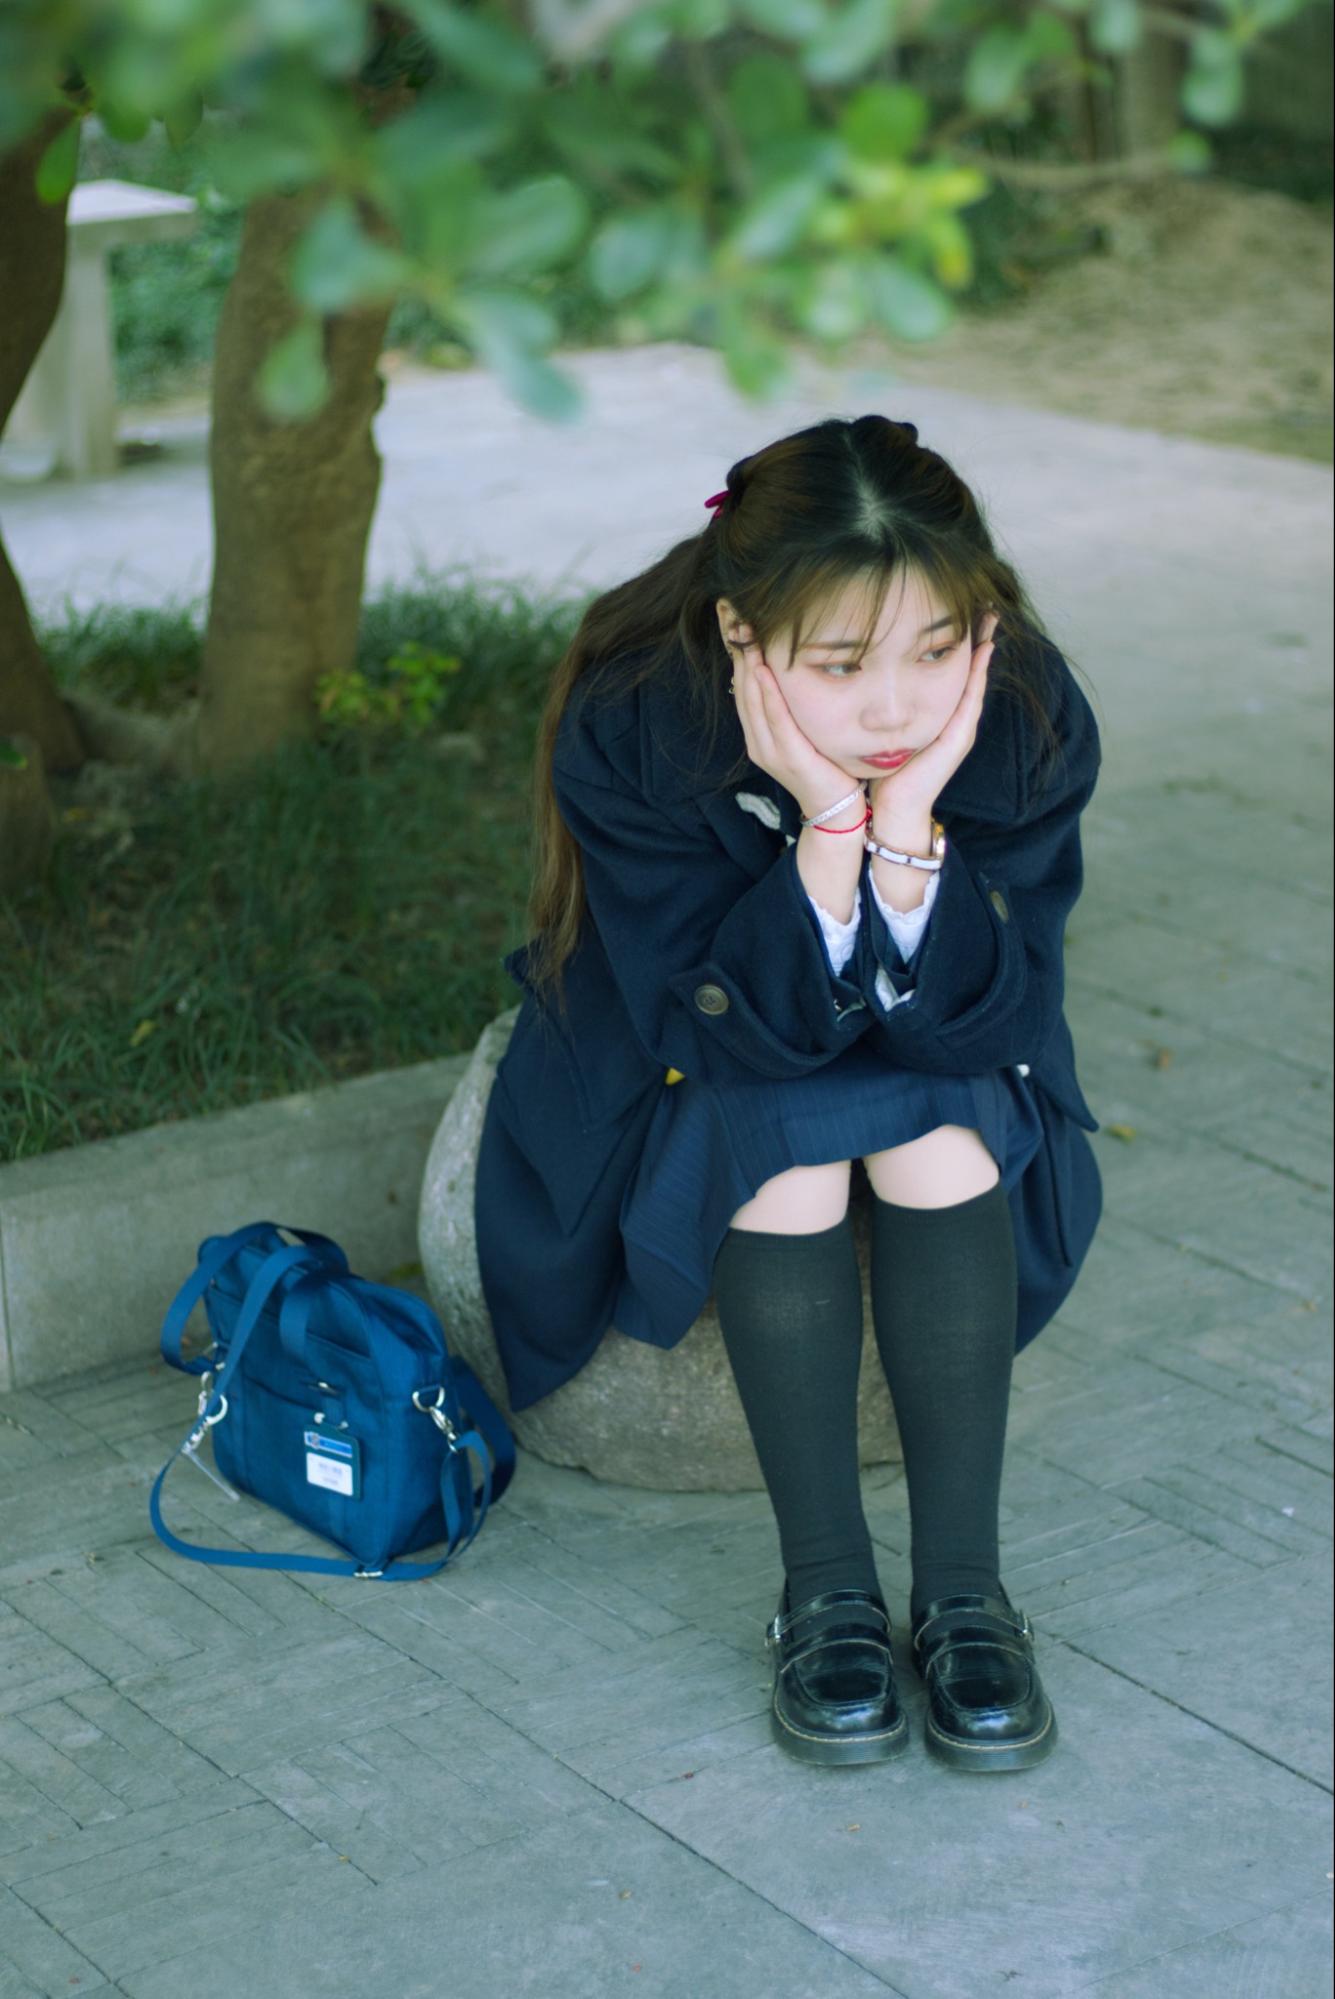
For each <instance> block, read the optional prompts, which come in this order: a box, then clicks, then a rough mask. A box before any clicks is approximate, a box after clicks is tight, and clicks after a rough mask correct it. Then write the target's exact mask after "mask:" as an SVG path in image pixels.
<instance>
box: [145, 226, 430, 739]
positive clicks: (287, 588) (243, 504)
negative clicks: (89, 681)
mask: <svg viewBox="0 0 1335 1999" xmlns="http://www.w3.org/2000/svg"><path fill="white" fill-rule="evenodd" d="M322 196H323V190H320V189H304V190H302V192H301V193H299V194H295V195H268V196H264V197H262V198H261V199H259V200H256V201H254V202H252V204H251V206H250V208H249V209H248V210H247V212H246V219H245V227H244V230H243V233H242V240H241V249H240V254H239V257H238V261H237V267H236V272H235V275H234V276H233V278H232V282H231V284H230V285H229V287H228V290H227V295H226V297H225V299H224V301H223V307H222V313H221V317H220V319H219V324H218V335H217V343H216V347H215V350H214V360H213V384H212V412H211V437H210V447H209V467H210V479H211V484H212V494H213V529H214V568H213V584H212V592H211V597H210V605H209V622H208V631H207V634H206V637H205V642H204V653H203V663H202V669H201V676H200V702H199V708H198V711H197V713H196V714H195V715H194V717H193V743H192V746H191V750H190V752H189V753H188V754H187V755H186V756H185V758H184V759H183V761H185V762H186V763H187V764H188V765H190V766H192V767H194V768H196V769H209V770H218V769H224V768H228V767H231V766H234V765H237V764H241V763H245V762H248V761H250V760H252V759H254V758H256V757H260V756H263V755H265V754H267V753H268V752H270V751H272V750H273V749H275V748H276V747H277V746H278V745H279V744H281V743H283V742H286V741H289V740H292V739H294V738H298V737H302V736H308V735H310V734H311V733H312V732H313V730H314V727H315V720H316V714H315V704H314V687H315V682H316V679H317V677H318V676H319V675H320V674H322V673H328V672H335V671H339V670H346V669H347V668H348V667H350V666H351V664H352V662H353V660H354V658H355V654H356V645H357V633H358V626H359V622H360V617H361V597H362V579H363V573H364V567H365V560H366V541H367V536H368V534H369V532H370V527H371V518H372V514H373V512H374V509H375V502H376V495H377V493H378V491H379V486H380V463H381V461H380V455H379V453H378V451H377V450H376V447H375V441H374V438H373V437H372V433H371V419H372V417H373V416H374V414H375V412H376V410H377V409H378V408H379V406H380V403H381V401H382V399H383V395H384V386H385V385H384V378H383V376H381V375H380V373H379V371H378V370H377V367H376V362H377V360H378V358H379V355H380V349H381V346H382V343H383V341H384V336H385V328H386V326H387V325H388V323H389V316H390V312H391V309H392V307H391V305H390V304H385V305H380V306H376V307H374V308H367V309H363V310H358V311H354V312H346V313H338V314H333V315H330V316H328V317H326V318H325V320H324V360H325V366H326V368H327V369H328V371H329V376H330V381H331V393H330V397H329V400H328V402H327V403H326V404H325V407H324V408H323V409H322V410H321V411H320V412H319V414H318V415H316V416H314V417H312V418H310V419H309V420H307V421H304V422H295V423H285V422H279V421H276V420H275V419H274V418H272V417H270V416H268V415H266V413H265V412H264V410H263V409H262V407H261V405H260V403H259V400H258V392H257V389H256V377H257V375H258V372H259V369H260V367H261V365H262V363H263V361H264V358H265V356H266V354H267V353H268V351H269V349H270V347H271V346H272V345H273V343H274V342H275V341H276V340H277V339H279V338H280V337H281V336H282V335H283V334H284V333H286V332H287V331H288V330H289V328H290V327H291V326H293V325H294V324H295V322H296V320H297V317H298V307H297V306H296V304H295V302H294V301H293V300H292V298H291V297H290V296H289V293H288V290H287V278H286V272H287V265H288V261H289V258H290V256H291V253H292V249H293V246H294V244H295V243H296V240H297V238H298V236H299V235H300V233H301V231H302V230H303V229H304V228H305V227H306V225H307V224H308V222H309V221H310V219H311V217H312V216H313V215H314V213H315V212H316V210H317V209H318V207H319V205H320V202H321V199H322ZM363 224H364V226H365V227H366V228H367V229H368V232H374V228H375V224H374V222H373V220H372V219H371V218H367V217H363Z"/></svg>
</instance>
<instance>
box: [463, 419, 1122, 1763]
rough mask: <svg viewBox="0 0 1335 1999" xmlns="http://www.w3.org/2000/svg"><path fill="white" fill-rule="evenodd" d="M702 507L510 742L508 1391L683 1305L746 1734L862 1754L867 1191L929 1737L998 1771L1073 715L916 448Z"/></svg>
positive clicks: (889, 446) (1087, 725)
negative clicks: (1005, 1503)
mask: <svg viewBox="0 0 1335 1999" xmlns="http://www.w3.org/2000/svg"><path fill="white" fill-rule="evenodd" d="M706 505H707V506H709V507H711V508H712V509H713V512H712V514H711V519H710V522H709V525H708V526H707V527H706V528H705V529H704V531H703V532H702V533H701V534H699V535H698V536H691V537H690V538H689V539H688V540H686V541H684V542H682V543H679V544H678V546H677V547H675V548H673V549H672V550H671V551H670V552H669V553H668V554H667V555H666V556H665V557H664V558H663V559H662V560H661V561H660V562H658V563H656V564H655V565H654V566H653V567H651V568H650V569H649V570H647V571H646V572H645V573H644V574H643V575H641V576H638V577H635V578H633V579H632V580H631V581H629V582H627V583H623V584H621V585H619V586H618V587H616V588H615V589H612V590H610V591H608V592H606V593H605V594H604V595H603V596H601V597H599V598H597V599H596V600H595V601H594V602H593V603H592V604H591V605H590V607H589V608H588V610H587V611H586V612H585V614H584V617H583V620H582V622H581V624H580V627H579V630H578V632H577V633H576V635H575V638H574V640H573V641H572V643H571V645H570V647H569V648H568V650H567V652H566V653H565V655H564V657H563V659H562V660H561V662H560V663H559V665H558V668H557V671H556V675H555V679H554V683H553V686H552V690H551V694H550V696H549V699H548V702H547V705H546V709H545V712H544V715H543V718H542V722H541V725H540V729H539V735H538V750H537V756H536V760H535V792H534V806H535V820H536V824H537V830H538V845H537V869H536V874H535V879H534V887H533V894H532V897H531V901H530V907H529V917H530V920H531V928H532V930H533V931H534V932H535V933H536V935H535V937H534V941H533V942H532V943H531V944H529V945H526V946H524V947H523V948H522V949H521V950H520V951H517V952H514V953H512V954H511V956H510V957H509V958H507V959H506V961H505V962H506V966H507V969H508V970H509V971H510V972H511V975H512V976H513V977H514V978H515V979H516V981H517V982H518V983H519V984H520V985H521V986H523V987H524V989H525V998H524V1002H523V1005H522V1006H521V1008H520V1010H519V1014H518V1017H517V1019H516V1022H515V1026H514V1029H513V1032H512V1034H511V1038H510V1042H509V1045H508V1047H507V1049H506V1052H505V1055H504V1057H503V1058H502V1060H501V1062H500V1063H499V1065H498V1067H497V1071H496V1076H495V1081H494V1085H493V1088H492V1092H491V1095H490V1097H489V1100H488V1105H487V1114H486V1119H485V1123H484V1127H483V1134H482V1140H481V1145H480V1149H479V1156H478V1165H477V1178H476V1191H475V1220H476V1225H477V1244H478V1260H479V1266H480V1272H481V1277H482V1284H483V1291H484V1295H485V1297H486V1301H487V1305H488V1309H489V1312H490V1315H491V1320H492V1324H493V1327H494V1330H495V1334H496V1340H497V1344H498V1348H499V1351H500V1354H501V1357H502V1361H503V1364H504V1367H505V1371H506V1377H507V1382H508V1386H509V1391H510V1399H511V1405H512V1407H513V1408H514V1409H522V1408H526V1407H528V1406H529V1404H531V1403H533V1402H535V1401H537V1400H538V1399H539V1398H540V1397H541V1396H543V1395H546V1394H548V1393H550V1392H551V1390H552V1389H554V1388H556V1387H557V1386H559V1385H560V1384H561V1383H562V1382H563V1381H566V1380H568V1379H569V1378H570V1377H571V1376H572V1375H573V1374H575V1373H576V1372H577V1371H578V1369H579V1368H580V1367H582V1366H583V1364H584V1363H585V1361H586V1360H588V1359H589V1357H590V1356H591V1354H592V1353H593V1352H594V1350H595V1349H596V1348H597V1346H598V1344H599V1342H600V1341H601V1339H602V1338H603V1335H604V1334H605V1332H606V1331H607V1329H608V1327H609V1326H611V1325H615V1326H616V1327H617V1328H618V1329H619V1330H620V1331H621V1332H622V1333H625V1334H628V1335H630V1336H631V1337H632V1338H635V1339H640V1340H646V1341H649V1342H651V1343H653V1344H656V1345H658V1346H662V1347H671V1346H674V1345H675V1344H676V1343H677V1342H678V1341H679V1340H680V1339H681V1338H682V1337H683V1336H684V1335H685V1333H686V1332H687V1331H688V1330H689V1329H690V1327H691V1326H692V1325H693V1324H694V1322H695V1320H696V1319H697V1318H698V1316H699V1314H700V1312H701V1310H702V1308H703V1307H704V1305H705V1303H706V1300H707V1299H708V1297H709V1296H710V1295H711V1292H712V1294H713V1296H714V1299H715V1304H716V1309H717V1313H718V1319H719V1325H720V1328H721V1331H722V1334H723V1340H724V1345H725V1347H726V1350H727V1354H728V1359H729V1362H730V1365H731V1368H732V1371H733V1374H734V1376H735V1379H736V1382H737V1388H738V1393H739V1395H740V1398H741V1402H742V1406H743V1409H744V1411H745V1414H746V1419H747V1423H748V1426H749V1429H750V1433H751V1436H752V1438H753V1440H754V1443H755V1448H756V1454H757V1456H758V1458H759V1461H760V1466H761V1471H762V1473H763V1476H764V1479H765V1483H766V1487H767V1489H768V1492H769V1495H770V1499H771V1501H772V1503H773V1507H774V1512H775V1518H776V1523H777V1526H778V1533H779V1541H780V1547H781V1551H782V1556H783V1566H784V1571H785V1576H784V1589H783V1592H782V1595H781V1597H780V1599H779V1607H778V1611H777V1614H776V1616H775V1617H774V1619H773V1621H772V1623H771V1624H770V1626H769V1629H768V1632H767V1636H766V1643H767V1645H769V1646H770V1647H771V1649H772V1653H773V1664H774V1697H773V1702H772V1708H771V1715H772V1726H773V1729H774V1733H775V1736H776V1739H777V1740H778V1741H779V1742H780V1743H781V1744H782V1746H783V1747H784V1748H785V1749H786V1750H788V1751H789V1752H790V1753H792V1754H793V1755H795V1756H799V1757H803V1758H806V1759H809V1760H812V1761H816V1762H821V1763H856V1762H866V1761H871V1760H875V1759H878V1758H881V1757H886V1756H893V1755H896V1754H898V1753H899V1752H900V1751H901V1750H902V1749H903V1748H904V1747H905V1746H906V1744H907V1724H906V1720H905V1716H904V1713H903V1711H902V1708H901V1706H900V1702H899V1696H898V1691H897V1688H896V1684H895V1676H894V1665H893V1659H892V1654H891V1627H890V1619H889V1615H888V1613H887V1610H886V1606H885V1601H884V1598H883V1596H882V1594H881V1590H880V1585H879V1580H878V1577H877V1573H876V1566H875V1561H874V1558H873V1551H872V1544H871V1538H870V1535H869V1532H868V1529H867V1524H866V1521H865V1518H864V1516H863V1512H862V1505H861V1499H860V1489H859V1471H858V1456H857V1389H858V1372H859V1365H860V1360H861V1355H862V1346H863V1321H862V1286H861V1278H860V1274H859V1267H858V1260H857V1255H856V1250H855V1246H854V1237H853V1233H852V1225H851V1219H850V1214H849V1200H850V1194H852V1193H854V1192H856V1193H858V1194H859V1196H861V1195H862V1194H863V1192H864V1183H865V1192H866V1193H868V1194H869V1195H870V1198H871V1203H872V1214H871V1276H870V1283H871V1301H872V1315H873V1321H874V1334H875V1342H876V1347H877V1351H878V1353H879V1355H880V1359H881V1363H882V1365H883V1367H884V1370H885V1374H886V1379H887V1382H888V1384H889V1388H890V1394H891V1397H892V1400H893V1403H894V1408H895V1414H896V1418H897V1421H898V1426H899V1431H900V1437H901V1441H902V1445H903V1454H904V1474H905V1480H906V1484H907V1488H908V1497H909V1508H910V1519H911V1560H912V1571H913V1586H912V1596H911V1602H910V1623H911V1630H912V1637H913V1645H914V1654H915V1660H916V1664H917V1667H918V1670H919V1672H920V1673H921V1674H922V1676H923V1679H924V1681H925V1684H926V1688H927V1696H928V1699H927V1720H926V1731H927V1735H926V1739H927V1744H928V1747H929V1749H930V1750H931V1751H932V1752H933V1753H934V1754H935V1755H937V1756H939V1757H940V1758H942V1759H943V1760H944V1761H946V1762H949V1763H951V1764H954V1765H955V1766H957V1767H959V1768H964V1769H972V1770H997V1769H1018V1768H1023V1767H1025V1766H1027V1765H1029V1764H1031V1763H1034V1762H1036V1761H1038V1760H1039V1759H1040V1758H1042V1757H1043V1756H1046V1755H1047V1754H1048V1753H1049V1752H1050V1750H1051V1749H1052V1747H1053V1744H1054V1742H1055V1740H1056V1722H1055V1718H1054V1715H1053V1711H1052V1705H1051V1702H1050V1701H1049V1699H1048V1697H1047V1695H1046V1693H1045V1691H1044V1689H1043V1686H1042V1683H1041V1680H1040V1678H1039V1674H1038V1670H1037V1666H1036V1663H1035V1659H1034V1652H1033V1645H1032V1633H1031V1628H1030V1625H1029V1622H1028V1620H1027V1618H1026V1617H1025V1616H1024V1615H1023V1613H1022V1612H1020V1611H1018V1610H1017V1609H1016V1608H1015V1606H1014V1605H1013V1604H1012V1602H1011V1600H1010V1597H1009V1595H1008V1594H1007V1592H1006V1590H1005V1588H1004V1586H1003V1584H1002V1581H1001V1577H1000V1573H999V1557H998V1503H999V1494H1000V1482H1001V1469H1002V1455H1003V1447H1004V1438H1005V1427H1006V1416H1007V1406H1008V1401H1009V1394H1010V1380H1011V1366H1012V1359H1013V1356H1014V1354H1015V1353H1016V1352H1017V1351H1018V1350H1019V1349H1020V1348H1021V1347H1023V1346H1024V1345H1026V1344H1027V1342H1028V1341H1029V1340H1031V1339H1032V1338H1034V1336H1035V1335H1036V1334H1037V1333H1038V1332H1040V1331H1041V1330H1042V1328H1043V1326H1044V1325H1046V1324H1047V1322H1048V1320H1049V1319H1050V1318H1051V1317H1052V1315H1053V1314H1054V1313H1055V1312H1056V1310H1057V1309H1058V1307H1059V1306H1060V1304H1061V1303H1062V1301H1063V1299H1064V1298H1065V1297H1066V1296H1067V1294H1068V1292H1069V1291H1070V1289H1071V1287H1072V1285H1073V1284H1074V1283H1075V1280H1076V1277H1077V1276H1078V1273H1079V1268H1080V1265H1081V1263H1082V1262H1083V1259H1084V1256H1085V1253H1086V1251H1087V1249H1088V1247H1089V1243H1090V1240H1091V1238H1092V1236H1093V1234H1094V1230H1095V1228H1096V1226H1097V1223H1098V1220H1099V1216H1100V1212H1101V1208H1102V1190H1101V1184H1100V1180H1099V1175H1098V1170H1097V1167H1096V1165H1095V1161H1094V1156H1093V1152H1092V1150H1091V1148H1090V1145H1089V1141H1088V1139H1087V1137H1086V1136H1085V1134H1086V1132H1088V1131H1094V1130H1097V1129H1098V1126H1097V1122H1096V1120H1095V1119H1094V1117H1093V1115H1092V1113H1091V1112H1090V1110H1089V1106H1088V1105H1087V1104H1086V1102H1085V1099H1084V1097H1083V1095H1082V1093H1081V1090H1080V1086H1079V1083H1078V1082H1077V1080H1076V1074H1075V1067H1074V1055H1073V1049H1072V1045H1071V1037H1070V1033H1069V1030H1068V1028H1067V1026H1066V1022H1065V1019H1064V1016H1063V1012H1062V1002H1063V972H1062V945H1063V934H1064V930H1065V925H1066V920H1067V917H1068V915H1069V912H1070V910H1071V908H1072V906H1073V904H1074V903H1075V901H1076V898H1077V897H1078V895H1079V893H1080V888H1081V882H1082V863H1081V850H1080V833H1079V820H1080V815H1081V813H1082V811H1083V810H1084V807H1085V806H1086V805H1087V804H1088V802H1089V799H1090V797H1091V795H1092V793H1093V790H1094V785H1095V782H1096V779H1097V773H1098V766H1099V759H1100V746H1099V736H1098V730H1097V727H1096V724H1095V721H1094V717H1093V714H1092V711H1091V709H1090V707H1089V704H1088V702H1087V701H1086V699H1085V697H1084V695H1083V694H1082V693H1081V692H1080V690H1079V688H1078V687H1077V686H1076V683H1075V680H1074V678H1073V676H1072V674H1071V671H1070V668H1069V667H1068V665H1067V664H1066V662H1065V660H1064V659H1063V658H1062V656H1061V654H1060V653H1059V652H1058V651H1057V649H1056V647H1055V646H1054V645H1053V644H1052V642H1051V641H1050V640H1049V639H1048V638H1046V636H1045V635H1044V634H1043V633H1042V631H1041V628H1040V626H1039V622H1038V619H1037V617H1036V615H1035V613H1034V610H1033V607H1032V606H1031V604H1030V602H1029V600H1028V597H1027V595H1026V594H1025V591H1024V588H1023V585H1022V584H1021V582H1020V580H1019V578H1018V577H1017V575H1016V573H1015V571H1014V570H1013V568H1012V567H1011V566H1010V565H1009V564H1008V563H1007V562H1006V561H1005V560H1004V559H1003V558H1002V557H1001V556H1000V555H999V554H998V552H997V550H996V549H995V547H994V546H993V543H992V541H991V538H990V536H989V534H988V531H987V528H986V526H985V525H984V522H983V520H982V517H981V514H980V512H979V509H978V506H977V503H976V501H975V499H974V497H973V495H972V494H971V493H970V491H969V489H968V487H967V486H966V485H965V484H964V483H963V481H962V480H961V479H960V478H959V477H958V476H957V474H956V473H955V472H954V471H953V470H952V469H951V467H950V466H949V465H947V464H946V462H945V461H944V460H943V459H942V458H941V457H939V456H938V455H937V454H936V453H935V452H933V451H930V450H929V449H927V448H926V447H923V446H920V445H919V444H918V441H917V430H916V428H915V426H914V425H913V424H911V423H895V422H891V421H890V420H889V419H887V418H884V417H880V416H863V417H859V418H857V419H856V420H854V421H848V420H844V419H835V418H831V419H829V420H828V421H826V422H822V423H818V424H815V425H812V426H811V427H810V428H808V429H804V430H800V431H798V432H796V433H795V434H793V435H791V436H788V437H784V438H780V439H778V440H777V441H776V442H774V443H772V444H770V445H768V446H767V447H766V448H764V449H763V450H761V451H758V452H756V453H755V454H753V455H752V456H751V457H748V458H744V459H742V460H741V461H739V463H738V464H736V465H735V466H734V467H733V468H732V471H731V472H730V474H729V477H728V485H727V489H726V491H725V492H723V493H719V494H716V495H715V496H714V499H713V500H712V501H708V502H706ZM892 585H893V592H892V588H891V586H892ZM855 1167H856V1169H857V1171H858V1172H859V1173H860V1174H862V1175H863V1180H862V1181H859V1182H856V1183H855V1179H854V1169H855Z"/></svg>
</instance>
